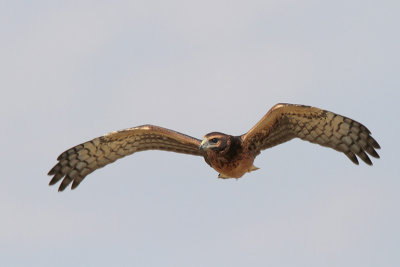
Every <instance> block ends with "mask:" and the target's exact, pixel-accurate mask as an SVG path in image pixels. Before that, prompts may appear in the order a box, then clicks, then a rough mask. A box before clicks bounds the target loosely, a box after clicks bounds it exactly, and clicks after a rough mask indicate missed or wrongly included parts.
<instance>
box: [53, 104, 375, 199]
mask: <svg viewBox="0 0 400 267" xmlns="http://www.w3.org/2000/svg"><path fill="white" fill-rule="evenodd" d="M296 137H297V138H300V139H302V140H306V141H309V142H311V143H316V144H319V145H322V146H325V147H330V148H333V149H335V150H337V151H339V152H342V153H344V154H345V155H346V156H347V157H348V158H349V159H350V160H351V161H352V162H353V163H355V164H358V160H357V156H358V157H359V158H361V159H362V160H363V161H364V162H365V163H367V164H368V165H372V162H371V160H370V159H369V157H368V155H367V154H369V155H371V156H373V157H375V158H379V155H378V153H376V151H375V149H378V148H380V146H379V144H378V143H377V142H376V141H375V140H374V139H373V138H372V137H371V135H370V131H369V130H368V129H367V128H366V127H365V126H364V125H362V124H360V123H358V122H357V121H354V120H352V119H349V118H347V117H344V116H341V115H338V114H335V113H333V112H330V111H326V110H323V109H319V108H315V107H310V106H303V105H294V104H277V105H275V106H274V107H272V108H271V109H270V110H269V111H268V112H267V114H266V115H265V116H264V117H263V118H262V119H261V120H260V121H259V122H258V123H257V124H256V125H255V126H254V127H253V128H252V129H250V131H248V132H247V133H245V134H243V135H240V136H232V135H227V134H223V133H219V132H212V133H209V134H207V135H205V136H204V138H203V140H199V139H196V138H193V137H190V136H188V135H185V134H182V133H179V132H176V131H173V130H169V129H166V128H162V127H159V126H154V125H143V126H139V127H134V128H129V129H125V130H121V131H116V132H111V133H109V134H106V135H104V136H101V137H98V138H95V139H93V140H90V141H88V142H85V143H82V144H80V145H77V146H75V147H73V148H71V149H68V150H67V151H65V152H64V153H62V154H61V155H60V156H59V157H58V158H57V160H58V163H57V164H56V165H55V166H54V167H53V168H52V169H51V170H50V172H49V175H53V178H52V180H51V181H50V185H53V184H55V183H57V182H58V181H60V180H61V179H63V181H62V182H61V185H60V187H59V191H63V190H64V189H65V188H66V187H67V186H68V185H69V184H70V183H71V182H72V189H74V188H76V187H77V186H78V185H79V183H80V182H81V181H82V180H83V179H84V178H85V177H86V176H87V175H88V174H90V173H91V172H93V171H95V170H96V169H99V168H101V167H103V166H105V165H107V164H110V163H112V162H114V161H115V160H117V159H119V158H122V157H124V156H127V155H130V154H133V153H135V152H139V151H143V150H154V149H156V150H165V151H171V152H177V153H184V154H191V155H196V156H203V157H204V159H205V161H206V162H207V163H208V164H209V165H210V166H211V167H212V168H214V169H215V170H216V171H217V172H218V173H219V175H218V177H219V178H240V177H242V176H243V175H244V174H245V173H247V172H251V171H254V170H256V169H258V168H257V167H255V166H254V165H253V162H254V159H255V157H256V156H257V155H258V154H260V152H261V151H262V150H264V149H268V148H270V147H273V146H275V145H278V144H281V143H283V142H286V141H289V140H291V139H293V138H296Z"/></svg>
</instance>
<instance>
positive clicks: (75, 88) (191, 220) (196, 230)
mask: <svg viewBox="0 0 400 267" xmlns="http://www.w3.org/2000/svg"><path fill="white" fill-rule="evenodd" d="M399 10H400V2H399V1H394V0H393V1H389V0H386V1H385V0H383V1H356V0H346V1H341V0H339V1H329V2H328V1H311V0H305V1H294V0H292V1H290V0H288V1H278V0H274V1H268V0H263V1H251V0H249V1H218V0H213V1H201V2H199V1H196V2H195V1H176V0H171V1H112V2H111V1H3V2H2V3H1V4H0V38H1V42H0V48H1V49H0V58H1V61H0V88H1V91H2V97H1V99H0V101H1V102H0V104H1V105H0V119H1V126H0V127H1V132H2V138H1V140H0V145H1V148H2V150H1V153H0V157H1V162H2V163H3V166H2V175H1V176H2V178H1V187H0V212H1V220H0V259H1V265H4V266H218V267H219V266H297V267H298V266H304V267H306V266H307V267H309V266H341V267H343V266H351V267H356V266H362V267H365V266H400V253H399V248H400V230H399V225H400V195H399V191H400V179H399V178H400V167H399V163H398V153H396V152H397V151H398V149H399V144H398V132H399V130H400V127H399V124H398V118H399V115H400V112H399V109H398V103H399V100H400V93H399V92H400V91H399V88H400V79H399V70H400V63H399V62H400V53H399V47H400V35H399V25H400V18H399ZM278 102H289V103H299V104H307V105H314V106H318V107H322V108H325V109H328V110H332V111H334V112H337V113H340V114H343V115H346V116H348V117H351V118H354V119H356V120H358V121H360V122H362V123H363V124H365V125H366V126H367V127H368V128H369V129H370V130H371V131H372V134H373V136H374V137H375V138H376V139H377V140H378V142H379V143H380V144H381V146H382V149H381V150H380V151H379V153H380V155H381V159H379V160H374V161H373V162H374V166H372V167H369V166H367V165H365V164H363V163H362V164H361V165H360V166H356V165H353V164H352V163H351V162H350V161H349V160H348V159H347V158H346V157H345V156H344V155H342V154H340V153H337V152H335V151H333V150H329V149H326V148H322V147H320V146H316V145H311V144H309V143H306V142H302V141H297V140H294V141H291V142H289V143H286V144H284V145H281V146H278V147H275V148H272V149H270V150H267V151H264V153H262V154H261V155H260V156H259V157H258V158H257V159H256V162H255V164H256V165H257V166H258V167H260V168H261V169H260V170H258V171H257V172H253V173H251V174H248V175H246V176H244V177H243V178H242V179H240V180H238V181H231V180H221V179H217V173H216V172H215V171H214V170H213V169H211V168H209V167H208V165H207V164H206V163H205V162H204V160H203V159H202V158H199V157H193V156H186V155H180V154H174V153H167V152H159V151H150V152H143V153H138V154H134V155H133V156H130V157H127V158H124V159H122V160H119V161H117V162H115V163H114V164H112V165H109V166H107V167H105V168H103V169H101V170H98V171H96V172H94V173H92V174H91V175H89V176H88V177H87V178H86V179H85V181H83V182H82V184H81V185H80V186H79V187H78V188H77V189H76V190H74V191H70V190H66V191H65V192H63V193H58V192H57V188H56V187H48V186H47V183H48V182H49V180H50V177H48V176H46V174H47V172H48V171H49V169H50V168H51V167H52V166H53V165H54V164H55V163H56V158H57V156H58V155H59V154H60V153H61V152H63V151H64V150H66V149H68V148H69V147H72V146H74V145H76V144H78V143H81V142H83V141H87V140H89V139H91V138H94V137H97V136H99V135H102V134H104V133H107V132H109V131H113V130H118V129H123V128H128V127H132V126H137V125H141V124H145V123H151V124H156V125H160V126H164V127H168V128H171V129H175V130H178V131H180V132H183V133H186V134H189V135H192V136H195V137H198V138H202V136H203V135H204V134H206V133H208V132H210V131H221V132H226V133H230V134H242V133H244V132H246V131H247V130H248V129H250V128H251V127H252V126H253V125H254V124H255V123H256V122H257V121H258V120H259V119H260V118H261V117H262V116H263V115H264V114H265V112H267V110H268V109H269V108H270V107H272V106H273V105H274V104H276V103H278Z"/></svg>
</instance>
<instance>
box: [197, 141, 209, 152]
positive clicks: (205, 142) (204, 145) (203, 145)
mask: <svg viewBox="0 0 400 267" xmlns="http://www.w3.org/2000/svg"><path fill="white" fill-rule="evenodd" d="M208 145H209V143H208V140H207V139H203V141H201V144H200V147H199V148H200V150H206V149H207V147H208Z"/></svg>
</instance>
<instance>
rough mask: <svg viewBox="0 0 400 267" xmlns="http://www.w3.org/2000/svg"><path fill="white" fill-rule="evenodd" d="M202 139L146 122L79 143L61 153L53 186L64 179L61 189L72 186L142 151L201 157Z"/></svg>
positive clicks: (54, 172) (53, 173)
mask: <svg viewBox="0 0 400 267" xmlns="http://www.w3.org/2000/svg"><path fill="white" fill-rule="evenodd" d="M200 143H201V140H198V139H196V138H193V137H190V136H187V135H184V134H181V133H178V132H175V131H172V130H168V129H165V128H162V127H158V126H153V125H143V126H139V127H134V128H130V129H125V130H121V131H117V132H111V133H108V134H106V135H104V136H101V137H98V138H95V139H93V140H91V141H88V142H85V143H83V144H80V145H77V146H75V147H73V148H70V149H68V150H67V151H65V152H64V153H62V154H61V155H60V156H59V157H58V158H57V160H58V163H57V164H56V165H55V166H54V167H53V168H52V169H51V170H50V171H49V173H48V175H54V177H53V178H52V179H51V181H50V185H53V184H56V183H57V182H58V181H60V180H61V179H63V178H64V179H63V181H62V182H61V185H60V187H59V188H58V191H63V190H64V189H65V188H66V187H67V186H68V185H69V184H70V183H71V182H72V187H71V188H72V189H74V188H76V187H77V186H78V185H79V183H80V182H82V180H83V179H84V178H85V177H86V176H87V175H88V174H90V173H91V172H93V171H95V170H97V169H99V168H101V167H104V166H105V165H107V164H110V163H112V162H114V161H116V160H117V159H120V158H122V157H125V156H127V155H130V154H133V153H135V152H139V151H143V150H151V149H157V150H166V151H172V152H177V153H184V154H191V155H197V156H202V155H203V152H202V150H200V149H199V146H200Z"/></svg>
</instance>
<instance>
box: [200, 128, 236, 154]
mask: <svg viewBox="0 0 400 267" xmlns="http://www.w3.org/2000/svg"><path fill="white" fill-rule="evenodd" d="M229 145H230V136H229V135H226V134H223V133H218V132H212V133H209V134H206V135H205V136H204V138H203V141H202V142H201V144H200V149H201V150H204V151H210V150H212V151H215V152H220V151H223V150H225V149H226V148H227V147H228V146H229Z"/></svg>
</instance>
